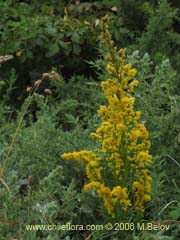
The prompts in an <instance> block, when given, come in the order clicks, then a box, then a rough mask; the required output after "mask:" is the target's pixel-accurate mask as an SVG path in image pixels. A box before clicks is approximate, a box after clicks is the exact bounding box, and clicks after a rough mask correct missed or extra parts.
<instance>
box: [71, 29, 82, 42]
mask: <svg viewBox="0 0 180 240" xmlns="http://www.w3.org/2000/svg"><path fill="white" fill-rule="evenodd" d="M71 40H72V42H74V43H79V41H80V36H79V34H78V33H77V32H74V33H73V34H72V36H71Z"/></svg>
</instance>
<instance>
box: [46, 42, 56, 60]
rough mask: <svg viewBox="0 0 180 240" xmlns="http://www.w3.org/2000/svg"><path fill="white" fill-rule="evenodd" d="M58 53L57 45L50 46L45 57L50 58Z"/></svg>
mask: <svg viewBox="0 0 180 240" xmlns="http://www.w3.org/2000/svg"><path fill="white" fill-rule="evenodd" d="M58 52H59V46H58V44H57V43H54V44H52V45H50V47H49V51H48V52H47V54H46V57H51V56H53V55H55V54H56V53H58Z"/></svg>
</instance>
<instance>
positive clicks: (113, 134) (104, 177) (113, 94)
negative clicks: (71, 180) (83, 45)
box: [61, 20, 152, 220]
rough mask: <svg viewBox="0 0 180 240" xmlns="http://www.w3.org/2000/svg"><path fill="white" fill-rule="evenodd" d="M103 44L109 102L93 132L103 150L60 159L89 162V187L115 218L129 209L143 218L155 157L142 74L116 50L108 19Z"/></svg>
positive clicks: (125, 217)
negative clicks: (140, 88)
mask: <svg viewBox="0 0 180 240" xmlns="http://www.w3.org/2000/svg"><path fill="white" fill-rule="evenodd" d="M102 42H103V44H104V46H105V47H106V49H107V54H106V55H105V57H104V58H105V61H107V64H106V79H105V80H103V81H102V82H101V87H102V90H103V93H104V96H105V98H106V100H107V104H106V105H101V106H100V108H99V110H98V115H99V116H100V118H101V124H100V126H99V127H98V128H97V129H96V131H95V133H92V134H91V137H93V138H94V139H96V140H97V142H98V143H99V148H97V149H94V150H92V151H88V150H82V151H79V152H71V153H64V154H62V156H61V157H62V159H64V160H71V159H73V160H76V161H78V162H81V163H84V164H85V167H86V175H87V178H88V183H86V184H85V185H84V189H85V190H86V191H91V190H92V191H93V190H95V191H96V192H97V195H98V197H99V198H100V199H101V200H102V203H103V205H104V207H105V209H106V210H107V213H108V214H109V215H110V216H111V217H112V218H117V217H118V219H121V220H127V217H128V212H129V211H130V212H131V213H132V212H134V213H136V216H138V219H140V218H141V217H142V216H143V213H144V210H145V204H146V202H148V201H150V199H151V195H150V192H151V177H150V174H149V167H150V165H151V162H152V156H151V154H150V153H149V150H150V146H151V143H150V141H149V132H148V131H147V129H146V127H145V125H144V123H143V122H142V121H141V112H140V111H136V110H135V109H134V102H135V98H134V97H133V93H134V89H135V87H136V86H137V85H138V81H137V80H136V79H135V76H136V72H137V71H136V69H135V68H133V67H132V66H131V64H128V63H127V62H126V53H125V49H121V50H119V51H118V50H117V49H116V47H115V46H114V44H113V41H112V40H111V36H110V33H109V31H108V25H107V23H106V21H105V20H104V23H103V34H102Z"/></svg>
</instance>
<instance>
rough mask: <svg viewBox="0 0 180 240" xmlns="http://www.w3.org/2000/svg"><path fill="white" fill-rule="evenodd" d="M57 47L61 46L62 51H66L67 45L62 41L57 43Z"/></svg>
mask: <svg viewBox="0 0 180 240" xmlns="http://www.w3.org/2000/svg"><path fill="white" fill-rule="evenodd" d="M59 46H61V47H62V48H63V49H64V50H67V49H68V46H67V44H66V43H65V42H63V41H59Z"/></svg>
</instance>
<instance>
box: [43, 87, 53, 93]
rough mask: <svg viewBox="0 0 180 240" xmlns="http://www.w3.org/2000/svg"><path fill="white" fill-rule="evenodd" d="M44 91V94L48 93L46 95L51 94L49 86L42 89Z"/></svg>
mask: <svg viewBox="0 0 180 240" xmlns="http://www.w3.org/2000/svg"><path fill="white" fill-rule="evenodd" d="M44 92H45V93H46V94H48V95H51V94H52V91H51V89H49V88H46V89H44Z"/></svg>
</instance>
